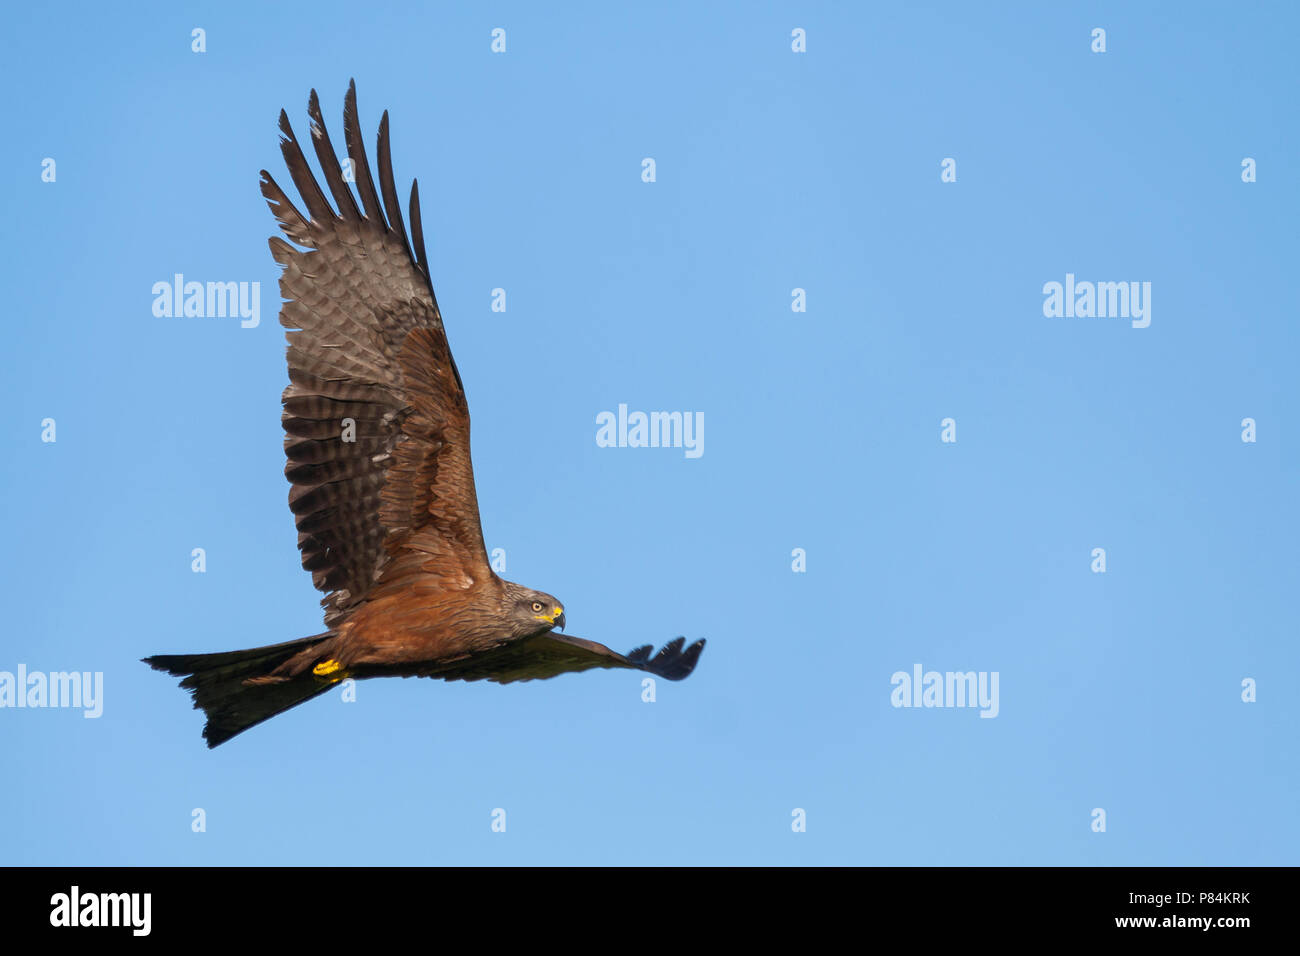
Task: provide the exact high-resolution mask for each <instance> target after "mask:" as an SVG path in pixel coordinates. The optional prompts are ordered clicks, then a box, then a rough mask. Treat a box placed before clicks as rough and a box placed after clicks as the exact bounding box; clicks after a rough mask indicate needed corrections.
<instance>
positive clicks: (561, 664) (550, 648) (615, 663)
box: [358, 631, 704, 684]
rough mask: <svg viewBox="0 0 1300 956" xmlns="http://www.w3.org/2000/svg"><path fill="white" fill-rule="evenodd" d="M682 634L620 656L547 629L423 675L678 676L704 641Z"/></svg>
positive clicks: (499, 679) (506, 678)
mask: <svg viewBox="0 0 1300 956" xmlns="http://www.w3.org/2000/svg"><path fill="white" fill-rule="evenodd" d="M685 644H686V638H684V637H678V638H675V639H674V640H671V641H669V642H668V643H667V644H665V645H664V646H663V647H662V648H661V649H660V651H659V653H658V654H654V655H653V656H652V655H651V651H653V650H654V648H653V647H651V646H650V645H649V644H646V645H645V646H644V647H638V648H637V649H636V650H633V651H629V652H628V653H627V654H619V653H618V652H617V651H612V650H610V649H609V648H608V647H606V646H605V645H604V644H597V643H596V642H595V641H586V640H583V639H582V638H580V637H569V636H568V635H566V634H557V633H556V632H555V631H548V632H545V633H542V634H538V635H536V636H534V637H526V638H524V639H522V640H518V641H511V642H509V643H507V644H503V645H501V646H500V647H497V648H494V649H492V650H489V651H483V652H481V653H478V654H471V655H469V656H468V657H462V658H461V659H460V660H455V661H448V662H444V663H440V664H438V665H437V666H436V667H435V668H433V669H427V668H422V669H421V670H420V672H419V676H421V677H439V678H442V679H443V680H490V681H495V682H496V683H498V684H509V683H512V682H513V681H522V680H545V679H546V678H548V677H555V676H556V675H558V674H567V673H570V672H574V671H585V670H590V669H591V668H593V667H627V668H633V669H635V670H641V671H646V672H648V673H651V674H655V675H656V676H658V677H663V678H666V679H667V680H682V679H683V678H684V677H687V676H689V675H690V673H691V671H693V670H695V662H696V661H698V660H699V658H700V652H701V651H703V650H704V641H703V640H702V639H701V640H698V641H696V642H695V643H694V644H692V645H691V646H690V647H686V648H685V650H683V647H684V645H685ZM358 676H360V675H358Z"/></svg>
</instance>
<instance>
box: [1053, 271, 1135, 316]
mask: <svg viewBox="0 0 1300 956" xmlns="http://www.w3.org/2000/svg"><path fill="white" fill-rule="evenodd" d="M1043 296H1044V298H1043V315H1044V316H1046V317H1047V318H1049V319H1061V318H1065V319H1094V318H1095V319H1130V318H1131V319H1132V320H1133V323H1132V324H1133V328H1135V329H1145V328H1146V327H1147V326H1148V325H1150V324H1151V283H1150V282H1087V281H1084V282H1078V281H1076V280H1075V278H1074V273H1073V272H1067V273H1066V274H1065V282H1064V283H1060V282H1045V283H1043Z"/></svg>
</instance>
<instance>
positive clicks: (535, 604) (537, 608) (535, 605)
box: [533, 601, 542, 611]
mask: <svg viewBox="0 0 1300 956" xmlns="http://www.w3.org/2000/svg"><path fill="white" fill-rule="evenodd" d="M541 609H542V605H541V603H540V602H538V601H534V602H533V610H534V611H540V610H541Z"/></svg>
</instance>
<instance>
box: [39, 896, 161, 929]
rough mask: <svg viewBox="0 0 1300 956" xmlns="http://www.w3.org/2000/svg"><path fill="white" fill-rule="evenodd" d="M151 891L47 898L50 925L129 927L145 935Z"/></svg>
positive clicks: (151, 897)
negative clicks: (48, 901) (48, 899)
mask: <svg viewBox="0 0 1300 956" xmlns="http://www.w3.org/2000/svg"><path fill="white" fill-rule="evenodd" d="M152 910H153V894H152V893H82V892H81V888H80V887H78V886H74V887H73V888H72V890H71V891H70V892H68V893H55V894H54V895H53V896H51V897H50V925H51V926H129V927H131V933H132V935H134V936H148V935H149V930H150V928H151V925H152V922H153V920H152V919H151V913H152Z"/></svg>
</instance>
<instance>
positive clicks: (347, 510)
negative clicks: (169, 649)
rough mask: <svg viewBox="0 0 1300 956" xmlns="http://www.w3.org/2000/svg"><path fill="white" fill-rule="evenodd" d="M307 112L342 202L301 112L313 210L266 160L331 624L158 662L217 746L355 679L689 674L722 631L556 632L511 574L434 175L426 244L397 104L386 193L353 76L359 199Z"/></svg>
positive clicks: (295, 482)
mask: <svg viewBox="0 0 1300 956" xmlns="http://www.w3.org/2000/svg"><path fill="white" fill-rule="evenodd" d="M308 114H309V116H310V118H311V139H312V145H313V146H314V148H315V151H316V156H317V159H318V160H319V162H320V166H321V169H322V171H323V173H324V176H325V183H326V186H327V187H328V188H329V192H330V195H331V196H332V197H333V199H334V204H335V205H336V206H337V207H338V208H337V211H336V210H335V208H334V206H331V204H330V202H329V200H328V199H327V198H326V196H325V193H324V192H323V191H322V190H321V187H320V185H319V183H317V181H316V178H315V176H313V174H312V172H311V168H310V167H309V166H308V164H307V160H306V157H305V156H304V155H303V152H302V148H301V147H300V146H299V144H298V140H297V139H296V138H295V136H294V134H293V129H292V127H291V126H290V124H289V117H288V116H287V115H286V114H285V113H284V112H283V111H281V113H280V131H281V134H282V137H281V141H280V148H281V151H282V152H283V154H284V160H285V164H286V166H287V167H288V169H289V175H290V177H291V178H292V179H293V183H294V186H295V187H296V188H297V191H298V193H299V195H300V196H301V197H302V202H303V205H304V206H305V208H306V214H305V215H304V214H303V213H302V212H299V210H298V209H297V208H296V207H295V206H294V204H293V203H292V202H291V201H290V200H289V198H288V196H286V195H285V193H284V192H283V190H281V188H280V187H279V186H278V185H277V184H276V182H275V180H274V179H272V178H271V175H270V174H269V173H267V172H266V171H265V170H263V171H262V194H263V195H264V196H265V197H266V200H267V203H268V204H269V205H270V207H271V211H272V212H273V213H274V214H275V218H276V220H277V221H278V222H279V224H280V228H281V230H282V231H283V232H284V234H285V235H286V236H287V237H288V238H289V239H290V240H292V241H293V243H296V245H297V247H302V248H297V247H295V245H291V244H290V243H288V242H285V241H284V240H283V239H281V238H279V237H273V238H272V239H271V240H270V244H271V254H272V256H273V257H274V258H275V260H276V262H278V263H279V264H280V265H281V266H283V267H284V271H283V273H282V274H281V277H280V292H281V295H282V297H283V298H284V299H285V300H286V301H285V303H284V305H283V307H282V308H281V311H280V323H281V324H282V325H283V326H284V327H285V328H286V329H287V330H288V331H287V333H286V338H287V339H288V350H287V352H288V364H289V382H290V384H289V386H288V388H286V389H285V390H284V396H283V403H284V412H283V415H282V420H283V424H284V431H285V454H286V456H287V458H288V463H287V465H286V466H285V475H286V477H287V478H288V479H289V481H290V482H291V484H292V488H291V490H290V492H289V507H290V509H291V510H292V511H293V514H294V516H295V519H296V523H297V528H298V547H299V549H300V550H301V552H302V566H303V568H305V569H306V570H308V571H310V572H311V575H312V582H313V583H314V584H315V586H316V587H317V588H318V589H319V590H321V591H322V592H324V593H325V598H324V599H323V600H322V602H321V603H322V605H323V606H324V608H325V625H326V627H327V628H328V630H327V631H326V632H324V633H322V634H317V635H314V636H313V637H308V638H303V639H302V640H299V641H290V642H288V643H287V644H277V645H272V646H270V647H260V648H253V649H250V650H246V651H230V652H226V653H220V654H198V655H166V656H155V657H150V658H146V659H145V662H146V663H148V664H150V665H151V666H153V667H155V668H157V669H159V670H164V671H167V672H169V673H172V674H176V675H182V676H184V677H185V679H184V680H182V681H181V686H182V687H186V688H189V689H190V690H191V691H192V693H193V696H194V703H195V707H199V708H202V709H203V710H204V711H205V712H206V713H207V716H208V722H207V725H206V727H205V728H204V732H203V733H204V737H205V738H206V739H207V741H208V746H210V747H215V746H216V745H217V744H219V743H222V742H223V741H225V740H228V739H230V738H231V737H233V736H234V735H235V734H238V733H240V732H241V731H243V730H246V729H247V728H249V727H251V726H253V725H255V724H257V723H260V722H262V721H263V720H267V719H269V718H270V717H273V716H275V715H276V714H278V713H282V712H283V711H285V710H288V709H289V708H290V707H293V706H295V705H296V704H299V703H302V702H303V701H305V700H308V699H310V698H311V697H315V696H316V695H317V694H319V693H322V692H323V691H325V690H327V689H328V688H329V687H330V686H331V685H333V684H335V683H337V682H338V681H339V680H342V679H343V678H344V677H347V676H351V677H355V678H367V677H383V676H403V677H411V676H422V677H440V678H444V679H447V680H480V679H484V678H486V679H488V680H492V681H496V682H499V683H509V682H511V681H517V680H532V679H535V678H546V677H553V676H555V675H557V674H562V673H565V672H568V671H580V670H587V669H588V668H592V667H631V668H637V669H640V670H644V671H649V672H650V673H653V674H657V675H659V676H662V677H665V678H668V679H670V680H680V679H682V678H683V677H686V676H687V675H688V674H690V672H691V671H692V670H693V669H694V667H695V662H696V660H697V659H698V658H699V655H700V651H701V650H702V649H703V647H704V641H702V640H700V641H696V642H695V643H694V644H692V645H691V646H690V647H689V648H685V649H684V650H683V646H684V644H685V641H684V639H682V638H677V639H676V640H674V641H671V642H669V643H668V644H667V645H666V646H665V647H664V648H663V649H662V650H661V651H660V652H659V653H658V654H657V655H655V656H654V657H651V656H650V650H651V649H650V648H649V647H648V646H647V647H641V648H637V649H636V650H634V651H632V652H630V653H628V654H626V655H623V654H618V653H616V652H614V651H612V650H610V649H609V648H608V647H605V646H604V645H602V644H597V643H595V642H593V641H585V640H582V639H581V638H576V637H567V636H564V635H561V634H558V633H555V632H554V630H553V629H554V628H557V627H563V625H564V608H563V605H561V604H560V602H559V601H557V600H556V599H555V598H554V597H552V596H551V595H549V594H546V593H544V592H541V591H534V590H532V589H529V588H525V587H521V586H520V585H517V584H514V583H513V582H510V581H505V580H503V579H502V578H500V577H498V576H497V574H496V573H495V572H494V571H493V570H492V568H491V566H490V564H489V562H488V555H487V549H486V547H485V546H484V543H483V530H482V526H481V524H480V522H479V512H478V499H477V496H476V494H475V491H474V469H473V466H472V464H471V462H470V451H469V406H468V404H467V402H466V399H465V388H464V384H463V382H462V381H461V377H460V372H459V371H458V370H457V368H456V363H455V360H454V359H453V358H452V356H451V349H450V347H449V346H448V343H447V336H446V333H445V331H444V329H443V324H442V315H441V313H440V312H439V311H438V303H437V299H436V298H435V297H434V293H433V285H432V283H431V281H430V278H429V264H428V257H427V255H426V253H425V248H424V233H423V228H422V224H421V220H420V206H419V190H418V186H417V185H415V184H412V187H411V201H410V221H411V238H410V239H409V240H408V238H407V234H406V226H405V224H404V222H403V220H402V212H401V205H400V203H399V202H398V198H397V189H396V186H395V184H394V181H393V169H392V158H391V152H390V145H389V135H388V113H387V112H385V113H384V115H383V118H382V119H381V120H380V123H379V143H378V162H379V166H378V172H379V189H378V190H376V188H375V183H374V180H373V178H372V176H371V171H370V164H369V161H368V160H367V157H366V153H365V150H364V149H363V147H362V138H361V126H360V123H359V121H358V118H357V102H356V86H355V84H350V85H349V88H348V93H347V97H346V99H345V105H344V112H343V132H344V141H345V144H346V146H347V154H348V157H349V159H350V160H351V167H352V172H353V179H354V181H355V184H356V187H357V192H358V194H359V196H360V200H361V203H360V206H358V204H357V201H356V199H354V198H353V194H352V191H351V189H349V188H348V183H347V181H345V179H344V176H343V173H342V171H341V169H340V165H339V162H338V159H337V158H336V156H335V153H334V147H333V144H332V142H331V140H330V137H329V134H328V133H327V132H326V129H325V122H324V119H323V118H322V116H321V111H320V102H319V100H318V99H317V96H316V91H315V90H312V92H311V97H310V100H309V103H308ZM381 196H382V200H381Z"/></svg>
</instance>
